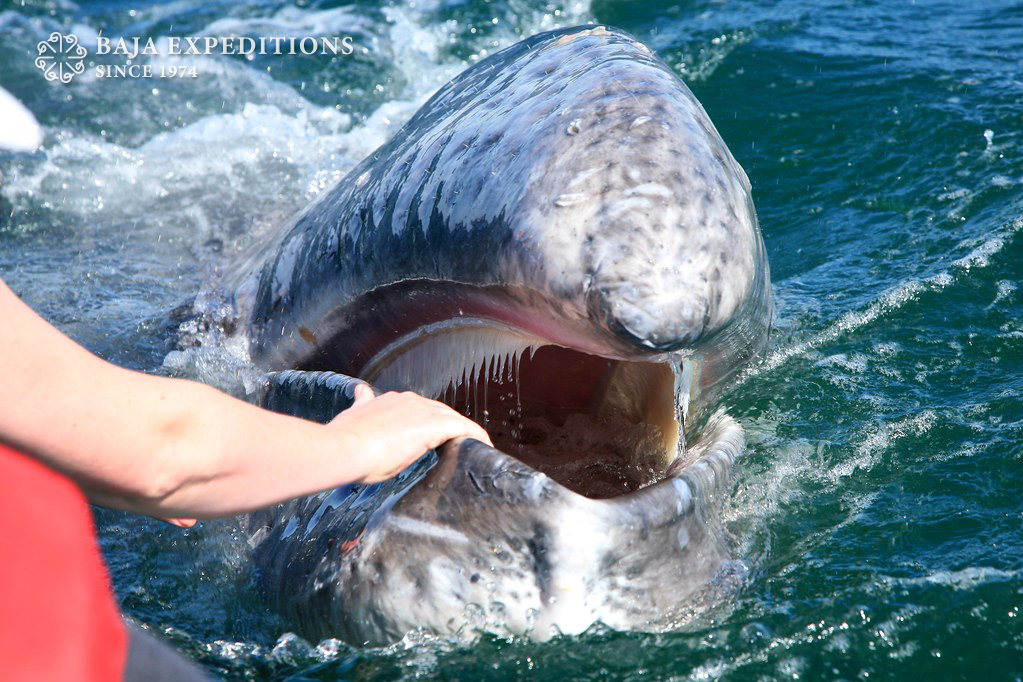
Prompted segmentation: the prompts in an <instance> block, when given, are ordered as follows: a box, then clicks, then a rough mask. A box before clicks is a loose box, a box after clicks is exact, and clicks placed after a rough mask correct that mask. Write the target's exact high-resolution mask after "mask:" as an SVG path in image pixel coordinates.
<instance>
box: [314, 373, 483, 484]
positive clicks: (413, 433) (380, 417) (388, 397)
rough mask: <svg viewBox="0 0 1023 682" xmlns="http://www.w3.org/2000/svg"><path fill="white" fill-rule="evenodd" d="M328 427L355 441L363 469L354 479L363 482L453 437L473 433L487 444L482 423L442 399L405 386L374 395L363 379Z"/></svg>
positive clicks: (355, 454) (389, 474) (389, 472)
mask: <svg viewBox="0 0 1023 682" xmlns="http://www.w3.org/2000/svg"><path fill="white" fill-rule="evenodd" d="M328 428H330V429H337V430H338V432H339V433H344V434H346V435H347V436H348V437H350V438H352V439H353V441H354V442H355V444H356V451H355V452H353V453H352V456H353V457H357V458H358V459H359V460H360V462H359V465H360V469H361V470H362V471H363V472H365V473H364V474H363V476H362V477H361V478H360V479H359V480H358V482H359V483H361V484H363V485H368V484H370V483H379V482H380V481H385V480H387V479H388V478H391V477H392V476H396V475H397V474H398V473H400V472H401V471H403V470H404V469H405V468H406V467H408V466H409V465H410V464H412V462H414V461H416V460H417V459H418V458H419V457H420V456H421V455H422V454H423V453H424V452H426V451H427V450H431V449H433V448H436V447H438V446H440V445H442V444H443V443H446V442H447V441H449V440H452V439H454V438H459V437H466V438H475V439H476V440H478V441H480V442H483V443H486V444H487V445H490V446H491V447H493V443H492V442H491V440H490V436H488V435H487V432H486V431H484V430H483V428H482V427H480V426H479V425H478V424H477V423H476V422H474V421H472V420H470V419H468V418H466V417H463V416H462V415H460V414H458V413H457V412H455V411H454V410H453V409H451V408H450V407H448V406H447V405H445V404H444V403H441V402H437V401H436V400H429V399H428V398H424V397H422V396H420V395H416V394H415V393H411V392H405V393H384V394H383V395H381V396H379V397H375V396H374V395H373V390H372V389H371V388H370V387H369V386H367V385H365V384H360V385H358V386H356V387H355V403H354V404H353V405H352V407H350V408H348V409H347V410H345V411H344V412H342V413H341V414H339V415H338V416H337V417H335V418H334V420H333V421H331V422H330V424H329V425H328Z"/></svg>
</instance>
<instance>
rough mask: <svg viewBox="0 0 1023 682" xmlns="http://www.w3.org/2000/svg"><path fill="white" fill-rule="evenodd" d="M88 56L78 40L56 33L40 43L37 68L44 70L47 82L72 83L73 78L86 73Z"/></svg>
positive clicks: (71, 36)
mask: <svg viewBox="0 0 1023 682" xmlns="http://www.w3.org/2000/svg"><path fill="white" fill-rule="evenodd" d="M88 54H89V53H88V52H86V51H85V48H84V47H82V46H81V45H79V44H78V38H76V37H75V36H73V35H68V36H65V35H61V34H60V33H57V32H56V31H54V32H53V33H51V34H50V37H49V38H47V39H46V40H44V41H42V42H40V43H39V56H38V57H36V66H37V67H39V68H40V69H42V71H43V75H44V76H46V80H48V81H60V82H61V83H70V82H71V79H72V78H74V77H75V76H77V75H78V74H80V73H81V72H82V71H85V57H86V56H87V55H88Z"/></svg>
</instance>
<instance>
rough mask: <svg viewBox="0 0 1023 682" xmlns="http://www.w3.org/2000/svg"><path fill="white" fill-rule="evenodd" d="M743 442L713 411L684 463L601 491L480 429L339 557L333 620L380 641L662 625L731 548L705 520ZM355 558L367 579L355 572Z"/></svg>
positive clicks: (689, 604)
mask: <svg viewBox="0 0 1023 682" xmlns="http://www.w3.org/2000/svg"><path fill="white" fill-rule="evenodd" d="M744 444H745V439H744V435H743V431H742V428H741V427H740V426H739V425H738V424H737V423H736V422H735V421H733V420H732V419H730V418H729V417H725V416H722V417H720V418H719V420H718V421H717V423H716V424H715V425H714V426H712V427H711V428H710V429H709V430H708V431H707V432H705V434H704V437H703V439H701V441H700V443H699V444H698V446H696V447H695V448H694V449H695V450H697V452H696V453H695V454H696V455H697V459H696V461H695V462H694V463H693V464H691V465H690V466H689V467H687V468H686V469H685V470H683V471H682V472H680V473H679V474H677V475H675V476H673V477H671V478H668V479H665V480H662V481H660V482H658V483H656V484H653V485H651V486H649V487H647V488H644V489H642V490H639V491H637V492H633V493H630V494H628V495H624V496H620V497H616V498H611V499H604V500H594V499H590V498H587V497H584V496H581V495H578V494H576V493H573V492H572V491H571V490H568V489H567V488H565V487H564V486H561V485H560V484H558V483H557V482H556V481H554V480H552V479H550V478H549V477H547V476H545V475H544V474H542V473H540V472H538V471H536V470H534V469H532V468H530V467H528V466H526V465H524V464H522V463H521V462H519V461H518V460H516V459H514V458H513V457H510V456H508V455H506V454H504V453H501V452H499V451H497V450H494V449H493V448H489V447H487V446H485V445H483V444H481V443H478V442H476V441H466V442H463V443H461V444H456V445H453V446H451V447H450V448H449V449H448V450H446V451H444V452H442V453H441V455H440V461H439V463H438V465H437V467H435V468H434V469H433V470H432V471H431V472H430V473H429V474H428V475H427V476H426V478H425V479H424V480H423V481H422V482H420V483H419V484H418V485H417V486H416V487H415V488H414V489H413V491H411V493H410V494H408V495H406V496H405V497H403V498H402V499H401V500H399V501H398V502H397V503H396V504H395V505H394V507H393V508H392V509H391V510H390V512H389V513H388V514H387V516H386V517H384V518H383V519H382V521H381V523H380V525H379V526H378V527H377V528H376V529H374V530H373V531H372V532H371V533H367V535H366V537H365V539H364V540H363V541H362V542H361V543H360V545H359V546H358V547H357V548H356V550H355V551H354V552H353V553H352V555H351V556H350V557H349V558H348V559H347V561H346V562H345V563H344V564H343V565H341V566H338V567H336V572H335V573H334V580H333V581H331V582H333V584H334V585H336V587H335V589H336V590H337V591H338V592H339V596H340V598H339V599H336V600H335V601H334V602H333V604H334V605H335V609H334V614H333V618H332V620H334V621H335V622H337V621H339V620H342V619H343V620H345V621H347V622H349V623H359V624H370V627H369V628H367V629H366V630H365V631H363V632H359V633H358V636H357V639H359V640H363V641H378V642H379V641H393V640H394V639H397V638H400V637H401V636H402V635H404V634H405V633H406V632H408V631H410V630H413V629H415V628H417V627H423V626H426V627H427V628H428V629H430V630H432V631H434V632H437V633H441V634H458V633H459V632H460V631H461V632H462V633H463V634H464V633H465V632H467V631H468V632H470V633H471V632H474V631H477V630H484V631H494V630H496V631H497V632H499V633H503V634H512V635H527V636H530V637H532V638H535V639H541V640H542V639H547V638H549V637H551V636H554V635H557V634H579V633H581V632H583V631H585V630H587V629H588V628H590V627H591V626H593V625H594V624H596V623H602V624H604V625H607V626H609V627H612V628H615V629H621V630H626V629H630V630H637V629H639V630H644V629H645V630H658V629H661V628H664V627H667V626H668V625H671V624H673V623H674V622H676V621H677V619H678V618H680V617H681V616H682V615H683V613H682V611H681V610H680V605H681V604H685V608H686V609H687V610H689V609H692V608H694V607H695V606H697V605H698V599H697V597H698V595H699V594H700V593H701V592H702V591H703V590H705V589H706V587H707V586H708V585H709V584H710V583H711V581H712V578H713V577H714V575H715V573H716V572H717V571H718V569H719V567H720V566H721V564H722V562H723V561H725V560H726V559H727V558H728V551H727V546H726V544H725V543H724V541H723V539H722V535H721V534H720V533H719V532H717V531H718V529H717V528H716V524H714V523H713V522H708V519H713V518H715V517H716V511H715V509H713V508H712V507H713V506H714V505H715V498H716V496H717V494H718V493H719V492H720V491H721V490H722V488H723V486H724V485H725V484H726V482H727V481H728V480H729V478H730V472H731V468H732V464H733V462H734V460H735V459H736V458H737V457H738V456H739V455H740V454H741V453H742V451H743V449H744ZM401 556H408V557H416V560H414V561H404V562H403V561H402V560H401ZM381 557H386V558H385V560H384V562H383V566H384V567H385V568H384V570H382V571H375V570H374V569H373V567H372V564H373V563H374V561H378V560H379V559H380V558H381ZM364 571H366V572H368V573H369V575H370V576H371V581H372V583H373V585H372V587H373V589H372V590H366V589H363V588H364V587H366V585H361V584H359V583H360V580H359V578H358V576H360V575H363V572H364ZM382 613H389V614H393V620H392V621H391V622H386V621H384V620H382V619H381V618H380V614H382ZM450 614H461V615H462V617H461V618H454V619H452V618H450ZM351 634H353V635H355V634H356V632H352V633H351Z"/></svg>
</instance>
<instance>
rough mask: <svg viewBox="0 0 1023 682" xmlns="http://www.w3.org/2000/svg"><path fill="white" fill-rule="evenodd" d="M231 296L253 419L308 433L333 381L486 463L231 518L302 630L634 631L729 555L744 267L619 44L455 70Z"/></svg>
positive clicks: (738, 205)
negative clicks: (246, 358)
mask: <svg viewBox="0 0 1023 682" xmlns="http://www.w3.org/2000/svg"><path fill="white" fill-rule="evenodd" d="M236 304H237V308H238V312H239V319H240V323H239V325H238V326H239V328H240V329H241V333H243V334H245V335H246V338H247V339H248V344H249V352H250V355H251V357H252V359H253V361H254V362H255V363H256V364H257V365H258V366H260V367H262V368H264V369H266V370H269V371H273V372H276V373H274V374H272V375H271V378H270V380H269V382H268V385H267V387H266V393H265V397H264V404H266V405H267V406H269V407H271V408H273V409H279V410H282V411H289V412H291V413H293V414H300V415H303V416H307V417H310V418H319V419H324V420H325V419H329V418H330V417H331V416H333V414H336V413H337V411H339V410H340V409H344V408H345V407H346V406H347V405H348V404H350V396H351V390H352V382H353V381H354V380H353V379H349V378H347V377H344V376H341V375H342V374H343V375H351V376H355V377H360V378H361V379H364V380H366V381H369V382H370V383H372V384H373V385H375V386H376V387H377V388H379V389H383V390H391V389H411V390H415V391H417V392H420V393H423V394H426V395H429V396H433V397H437V398H439V399H443V400H446V401H448V402H449V403H451V404H452V405H454V406H456V408H458V409H461V410H464V411H465V412H466V413H467V414H469V415H470V416H472V417H474V418H475V419H477V420H478V421H481V422H483V423H485V424H486V425H487V428H488V430H490V432H491V435H492V436H493V438H494V441H495V446H496V448H497V449H494V448H490V447H487V446H484V445H483V444H481V443H478V442H475V441H463V442H458V443H450V444H448V445H447V446H445V448H443V449H442V451H441V452H439V453H428V454H427V456H426V457H424V458H423V459H422V460H420V462H419V463H417V465H415V466H414V467H412V468H410V469H409V470H408V471H406V472H404V473H403V474H402V475H401V476H399V477H398V478H397V479H395V480H393V481H388V482H386V483H384V484H380V485H378V486H370V487H367V488H357V487H346V488H342V489H338V490H335V491H332V492H328V493H324V494H321V495H318V496H314V497H310V498H306V499H301V500H295V501H292V502H290V503H287V504H285V505H281V506H279V507H277V508H274V509H271V510H268V511H266V512H264V513H259V514H254V515H251V516H250V517H249V523H250V530H251V532H252V544H253V546H254V557H255V561H256V563H257V565H258V567H259V572H260V576H261V578H260V580H261V584H262V586H263V589H264V591H265V592H266V594H267V596H268V598H269V599H270V601H271V602H272V603H273V605H274V606H275V607H276V608H277V609H278V610H279V611H280V612H281V613H283V614H284V615H285V616H286V617H287V618H288V619H289V621H290V622H291V623H294V626H295V628H296V629H298V630H299V631H300V632H301V633H303V634H305V635H306V636H309V637H330V636H333V637H340V638H343V639H346V640H348V641H351V642H355V643H370V644H381V643H387V642H390V641H394V640H396V639H400V638H401V637H402V636H404V635H405V634H406V633H407V632H409V631H411V630H414V629H417V628H419V629H423V630H426V631H429V632H435V633H440V634H457V633H471V632H476V631H479V630H491V631H496V632H500V633H505V634H507V633H510V634H526V635H529V636H532V637H535V638H539V639H543V638H546V637H549V636H551V634H552V633H567V634H573V633H579V632H582V631H584V630H585V629H587V628H588V627H590V626H592V625H593V624H595V623H598V622H600V623H603V624H605V625H607V626H610V627H614V628H622V629H648V630H656V629H661V628H665V627H670V626H672V625H673V624H675V623H677V622H678V620H679V619H680V618H681V617H683V615H684V614H685V613H687V612H688V611H689V610H691V609H692V608H693V606H694V604H699V602H700V599H701V595H702V594H704V593H705V591H706V589H707V586H708V584H710V583H711V582H712V580H713V578H714V576H715V574H716V573H717V572H718V571H719V569H720V567H721V565H722V562H724V561H725V560H726V559H727V558H728V549H727V542H726V539H725V537H724V535H723V533H722V532H721V531H720V529H719V527H718V524H717V521H716V508H717V506H718V496H719V495H720V494H721V493H722V492H723V491H725V490H726V489H727V484H728V481H729V476H730V471H731V467H732V464H733V462H734V461H735V459H736V458H737V457H739V456H740V455H741V453H742V451H743V449H744V436H743V432H742V429H741V427H740V426H739V425H738V424H737V423H736V422H735V421H734V420H732V419H731V418H729V417H728V416H727V415H725V414H723V413H721V412H720V411H717V412H715V411H714V410H715V406H716V405H717V403H718V401H719V397H720V396H721V394H722V391H723V389H724V388H725V387H727V385H728V379H729V378H730V377H732V376H733V375H734V374H735V373H736V372H737V371H738V370H739V369H740V368H741V367H742V366H744V365H745V364H746V363H748V362H749V361H750V360H751V359H752V358H754V357H755V356H756V355H757V353H758V352H760V351H761V350H762V349H763V347H764V345H765V344H766V340H767V336H768V333H769V329H770V324H771V318H772V312H773V309H772V301H771V295H770V284H769V272H768V264H767V259H766V255H765V251H764V246H763V242H762V239H761V236H760V231H759V227H758V224H757V219H756V214H755V211H754V207H753V202H752V198H751V194H750V185H749V181H748V179H747V177H746V175H745V173H744V172H743V171H742V169H741V168H740V167H739V165H738V164H737V163H736V161H735V160H734V158H733V157H732V155H731V153H730V152H729V151H728V149H727V147H726V146H725V144H724V142H723V141H722V140H721V138H720V136H719V135H718V133H717V131H716V130H715V128H714V126H713V124H712V123H711V122H710V120H709V118H708V117H707V115H706V113H705V112H704V110H703V108H702V107H701V106H700V104H699V103H698V102H697V101H696V99H695V98H694V97H693V95H692V93H691V92H690V91H689V89H688V88H687V87H686V86H685V85H684V84H683V83H682V82H681V81H680V80H679V79H678V77H677V76H675V74H674V73H672V72H671V70H670V69H669V68H668V67H667V66H666V65H665V64H663V63H662V62H661V61H660V60H658V59H657V57H656V56H654V55H653V54H652V53H651V51H650V50H649V49H648V48H646V47H645V46H643V45H642V44H640V43H639V42H637V41H636V40H635V39H634V38H632V37H631V36H629V35H627V34H625V33H623V32H620V31H617V30H613V29H610V28H605V27H600V26H598V27H592V26H588V27H576V28H571V29H564V30H558V31H552V32H548V33H543V34H539V35H536V36H533V37H531V38H528V39H526V40H524V41H522V42H520V43H518V44H516V45H513V46H511V47H509V48H507V49H505V50H503V51H501V52H499V53H496V54H494V55H493V56H491V57H489V58H487V59H485V60H482V61H480V62H479V63H477V64H476V65H474V66H472V67H471V68H469V69H467V70H466V71H465V72H464V73H462V74H461V75H460V76H458V77H456V78H455V79H454V80H453V81H451V82H450V83H449V84H447V85H446V86H444V87H443V88H442V89H441V90H440V91H438V92H437V94H436V95H434V97H433V98H432V99H431V100H430V101H429V102H427V103H426V104H425V105H424V106H423V107H422V108H421V109H420V110H419V112H417V113H416V115H415V116H414V117H413V118H412V119H411V120H410V121H409V122H408V124H406V125H405V126H404V128H402V130H401V131H400V132H398V133H397V134H396V135H395V137H394V138H393V139H392V140H391V141H390V142H388V143H386V144H385V145H383V146H382V147H381V148H379V149H378V150H377V151H376V152H374V153H373V154H371V155H370V156H369V157H368V158H367V159H365V160H364V161H363V162H362V163H360V164H359V165H358V166H357V167H356V168H355V169H354V170H353V171H352V172H351V173H350V174H349V175H348V176H347V177H346V178H345V179H343V180H342V181H341V182H340V183H339V184H338V185H337V186H336V187H334V188H333V189H332V190H330V191H329V192H327V193H326V195H325V196H323V197H321V199H320V200H318V201H316V202H315V203H314V204H313V205H312V206H310V207H309V208H308V209H306V210H305V211H304V212H303V213H302V214H301V215H300V216H298V218H297V219H296V221H295V223H294V224H293V225H292V226H291V227H290V228H289V229H288V230H287V231H286V232H285V233H284V234H283V236H282V237H281V239H280V241H279V243H278V244H277V246H276V248H275V249H273V250H272V251H271V252H270V253H269V255H268V256H267V257H266V258H265V260H264V261H263V262H262V263H261V264H259V265H258V266H257V267H255V268H253V269H252V270H251V271H250V273H249V275H248V276H247V278H246V279H245V280H244V281H243V282H242V283H241V284H240V285H239V286H238V288H237V293H236ZM291 456H294V457H300V456H301V453H294V454H293V455H291ZM339 456H343V453H339Z"/></svg>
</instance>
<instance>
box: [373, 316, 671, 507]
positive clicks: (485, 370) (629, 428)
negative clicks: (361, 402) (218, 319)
mask: <svg viewBox="0 0 1023 682" xmlns="http://www.w3.org/2000/svg"><path fill="white" fill-rule="evenodd" d="M586 345H588V346H590V347H593V346H597V345H598V343H597V342H595V341H594V342H591V343H588V344H586ZM607 353H608V355H597V354H594V353H590V352H586V351H583V350H580V349H578V348H572V347H567V346H564V345H560V344H555V343H552V342H550V341H548V340H546V339H544V338H542V337H541V336H539V335H538V334H536V333H533V332H530V331H528V330H524V329H521V328H516V327H512V326H509V325H508V324H505V323H502V322H498V321H495V320H489V319H480V318H466V317H456V318H454V319H449V320H444V321H441V322H437V323H435V324H432V325H429V326H427V327H424V328H420V329H417V330H415V331H414V332H412V333H409V334H406V335H404V336H402V337H401V338H399V339H396V340H395V341H393V342H392V343H390V344H388V345H387V346H386V347H384V348H383V349H381V350H380V351H379V352H377V353H376V354H375V355H374V356H373V357H372V359H371V360H370V361H369V362H368V363H366V365H365V367H364V368H363V369H362V370H361V371H359V372H358V376H359V377H361V378H362V379H364V380H366V381H367V382H368V383H370V384H372V385H374V386H376V387H377V388H378V389H379V390H384V391H386V390H412V391H415V392H417V393H420V394H422V395H425V396H428V397H431V398H435V399H437V400H440V401H442V402H445V403H447V404H448V405H450V406H452V407H453V408H455V409H456V410H458V411H459V412H461V413H462V414H465V415H467V416H469V417H470V418H471V419H473V420H475V421H476V422H477V423H479V424H480V425H482V426H483V427H484V428H485V429H486V430H487V432H488V433H489V435H490V437H491V439H492V440H493V442H494V445H495V447H496V448H497V449H498V450H500V451H501V452H503V453H505V454H507V455H510V456H511V457H514V458H515V459H517V460H519V461H520V462H522V463H523V464H525V465H527V466H529V467H531V468H533V469H535V470H537V471H539V472H542V473H544V474H546V475H547V476H549V477H550V478H552V479H553V480H554V481H556V482H557V483H559V484H560V485H563V486H564V487H566V488H568V489H570V490H572V491H574V492H576V493H578V494H580V495H583V496H585V497H589V498H594V499H602V498H610V497H615V496H618V495H622V494H625V493H629V492H632V491H635V490H639V489H640V488H643V487H646V486H648V485H650V484H652V483H655V482H657V481H660V480H663V479H664V478H666V477H668V476H669V475H670V474H671V472H673V471H677V470H678V469H679V468H681V467H683V466H684V465H685V464H686V457H685V442H684V435H683V433H684V432H683V428H682V423H683V415H682V412H683V404H684V403H683V401H682V400H680V396H685V397H688V386H687V385H685V384H686V382H687V378H688V377H689V376H691V372H687V371H686V364H685V363H686V361H685V360H684V359H682V358H681V357H676V356H668V355H664V356H651V355H650V354H647V353H642V352H638V353H637V357H636V358H634V359H623V358H621V357H614V356H610V355H611V349H610V348H609V349H608V351H607ZM609 356H610V357H609Z"/></svg>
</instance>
